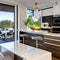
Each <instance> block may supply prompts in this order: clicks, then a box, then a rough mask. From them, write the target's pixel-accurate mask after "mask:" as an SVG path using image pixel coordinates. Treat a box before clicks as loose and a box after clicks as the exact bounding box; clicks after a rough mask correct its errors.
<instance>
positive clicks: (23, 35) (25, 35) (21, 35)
mask: <svg viewBox="0 0 60 60" xmlns="http://www.w3.org/2000/svg"><path fill="white" fill-rule="evenodd" d="M20 37H22V38H23V44H24V38H25V37H28V35H27V34H20Z"/></svg>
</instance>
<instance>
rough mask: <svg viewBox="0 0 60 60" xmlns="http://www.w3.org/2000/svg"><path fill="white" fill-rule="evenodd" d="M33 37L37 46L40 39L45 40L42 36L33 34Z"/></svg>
mask: <svg viewBox="0 0 60 60" xmlns="http://www.w3.org/2000/svg"><path fill="white" fill-rule="evenodd" d="M31 39H33V40H36V48H37V47H38V40H40V41H42V40H43V38H42V37H41V36H31Z"/></svg>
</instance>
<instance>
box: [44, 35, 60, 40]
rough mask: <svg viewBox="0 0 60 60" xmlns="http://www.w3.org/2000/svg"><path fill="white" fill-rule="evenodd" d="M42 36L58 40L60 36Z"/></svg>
mask: <svg viewBox="0 0 60 60" xmlns="http://www.w3.org/2000/svg"><path fill="white" fill-rule="evenodd" d="M44 38H50V39H57V40H60V37H56V36H47V35H46V36H44Z"/></svg>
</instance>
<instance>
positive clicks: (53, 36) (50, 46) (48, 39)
mask: <svg viewBox="0 0 60 60" xmlns="http://www.w3.org/2000/svg"><path fill="white" fill-rule="evenodd" d="M21 32H25V33H28V34H29V35H32V36H33V35H36V36H42V37H43V38H44V39H43V43H41V41H40V40H38V48H40V49H44V50H47V51H50V52H52V54H53V56H56V57H59V58H60V33H50V32H48V31H44V30H40V31H27V30H21ZM25 44H28V45H32V46H35V44H36V43H35V40H32V39H30V40H28V39H25Z"/></svg>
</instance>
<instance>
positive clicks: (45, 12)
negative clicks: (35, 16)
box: [42, 8, 53, 16]
mask: <svg viewBox="0 0 60 60" xmlns="http://www.w3.org/2000/svg"><path fill="white" fill-rule="evenodd" d="M50 15H53V8H50V9H46V10H42V16H50Z"/></svg>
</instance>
